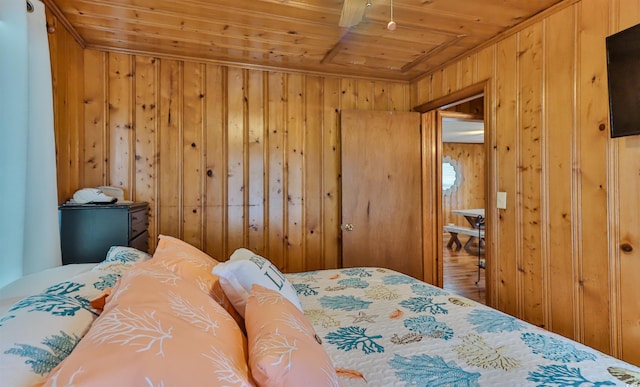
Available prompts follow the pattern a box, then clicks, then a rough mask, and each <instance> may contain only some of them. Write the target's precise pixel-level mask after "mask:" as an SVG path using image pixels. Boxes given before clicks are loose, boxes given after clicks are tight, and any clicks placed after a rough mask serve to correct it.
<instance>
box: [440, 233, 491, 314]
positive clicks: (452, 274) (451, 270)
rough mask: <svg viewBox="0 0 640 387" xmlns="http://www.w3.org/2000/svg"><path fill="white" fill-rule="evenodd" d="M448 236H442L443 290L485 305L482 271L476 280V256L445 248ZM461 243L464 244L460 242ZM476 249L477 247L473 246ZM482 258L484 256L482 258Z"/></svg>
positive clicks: (464, 251)
mask: <svg viewBox="0 0 640 387" xmlns="http://www.w3.org/2000/svg"><path fill="white" fill-rule="evenodd" d="M448 241H449V235H448V234H447V235H445V236H444V248H443V259H444V261H443V262H444V289H445V290H447V291H450V292H452V293H456V294H458V295H461V296H464V297H467V298H469V299H472V300H474V301H477V302H480V303H482V304H485V303H486V298H485V279H484V270H480V281H479V282H478V284H476V281H477V280H478V255H477V250H476V252H472V253H473V254H472V253H470V252H467V251H466V250H465V249H464V248H462V249H460V250H458V251H456V250H455V249H450V248H447V242H448ZM462 242H463V243H464V242H466V240H465V241H462ZM474 248H475V249H477V245H475V246H474ZM482 258H484V256H482Z"/></svg>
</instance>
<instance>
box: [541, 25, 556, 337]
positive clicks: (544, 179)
mask: <svg viewBox="0 0 640 387" xmlns="http://www.w3.org/2000/svg"><path fill="white" fill-rule="evenodd" d="M547 20H548V19H544V20H543V21H542V79H541V82H542V85H541V87H540V89H541V99H542V101H541V104H540V109H541V112H542V130H541V140H540V147H541V150H542V151H541V152H540V154H541V160H540V162H541V164H542V176H541V183H542V187H541V195H540V196H541V203H540V205H541V207H542V208H541V209H540V215H541V226H542V227H541V232H542V235H541V241H540V242H541V243H540V244H541V248H540V253H541V254H542V257H541V258H542V273H541V274H542V305H543V308H542V321H543V324H544V326H545V328H547V329H551V328H552V326H553V323H552V320H551V319H552V313H551V291H550V290H551V283H550V282H551V258H550V257H551V240H550V230H549V224H550V215H549V208H550V206H549V197H550V193H549V168H550V166H551V165H550V163H549V144H548V138H549V113H548V109H547V106H548V89H547V87H546V84H547V76H548V71H547V70H548V66H549V63H548V56H547V50H548V47H547V35H548V34H549V32H548V23H547Z"/></svg>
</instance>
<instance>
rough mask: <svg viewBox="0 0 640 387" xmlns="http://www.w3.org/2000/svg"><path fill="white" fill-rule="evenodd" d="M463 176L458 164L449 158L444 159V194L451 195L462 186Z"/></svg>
mask: <svg viewBox="0 0 640 387" xmlns="http://www.w3.org/2000/svg"><path fill="white" fill-rule="evenodd" d="M461 180H462V176H460V171H459V168H458V163H456V161H455V160H452V159H451V158H450V157H449V156H445V157H444V158H443V159H442V193H443V194H444V195H450V194H451V193H452V192H455V191H456V189H457V188H458V187H459V186H460V183H461Z"/></svg>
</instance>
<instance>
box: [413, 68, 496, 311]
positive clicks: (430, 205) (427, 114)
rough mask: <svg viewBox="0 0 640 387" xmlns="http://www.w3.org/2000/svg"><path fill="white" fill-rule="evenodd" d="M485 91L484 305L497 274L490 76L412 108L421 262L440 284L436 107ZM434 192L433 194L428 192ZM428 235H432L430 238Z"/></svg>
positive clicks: (439, 142)
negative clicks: (417, 134)
mask: <svg viewBox="0 0 640 387" xmlns="http://www.w3.org/2000/svg"><path fill="white" fill-rule="evenodd" d="M480 95H484V127H485V133H484V135H485V141H484V146H485V198H486V202H485V203H486V204H485V206H486V210H485V224H486V231H485V260H486V261H485V262H486V269H485V286H486V297H487V301H486V302H487V305H489V306H491V305H493V304H494V300H496V294H494V293H495V291H496V290H497V287H496V288H494V286H493V282H494V281H493V279H494V278H498V276H497V273H495V270H496V268H497V267H498V265H497V264H495V263H494V260H495V259H497V257H496V256H495V255H494V251H495V247H496V246H497V240H498V236H499V233H498V232H497V231H498V223H497V222H498V218H497V214H498V212H497V210H496V192H497V190H498V186H497V176H496V165H497V161H496V152H494V151H493V144H494V142H495V129H494V126H493V122H494V121H495V117H494V111H495V109H494V108H493V101H492V100H491V96H492V93H491V82H490V80H489V79H487V80H485V81H483V82H479V83H477V84H474V85H471V86H469V87H466V88H463V89H461V90H458V91H455V92H452V93H450V94H447V95H445V96H442V97H439V98H436V99H434V100H431V101H429V102H427V103H424V104H421V105H418V106H415V107H414V108H413V109H412V111H415V112H419V113H422V115H423V118H422V157H423V159H422V169H423V170H422V190H423V195H422V197H423V220H422V223H423V229H424V232H425V237H424V242H423V246H424V248H423V249H424V254H423V257H424V263H423V271H424V278H425V281H426V282H429V283H432V284H435V285H437V286H440V287H442V286H443V283H444V278H443V277H444V276H443V268H444V263H443V262H442V261H443V260H442V256H443V245H444V243H443V239H442V235H441V231H438V230H442V226H443V224H442V223H443V219H442V195H438V194H437V193H439V192H442V134H441V133H438V131H437V130H436V129H437V123H436V120H437V119H438V117H437V114H438V113H437V110H438V109H442V108H446V107H447V105H451V104H453V103H458V102H464V101H466V100H470V99H473V98H476V97H478V96H480ZM429 192H435V193H436V194H435V195H429V194H428V193H429ZM429 236H431V239H429Z"/></svg>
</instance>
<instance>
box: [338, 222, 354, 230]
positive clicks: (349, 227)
mask: <svg viewBox="0 0 640 387" xmlns="http://www.w3.org/2000/svg"><path fill="white" fill-rule="evenodd" d="M340 228H341V229H342V230H343V231H353V225H352V224H351V223H347V224H343V225H342V227H340Z"/></svg>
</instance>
